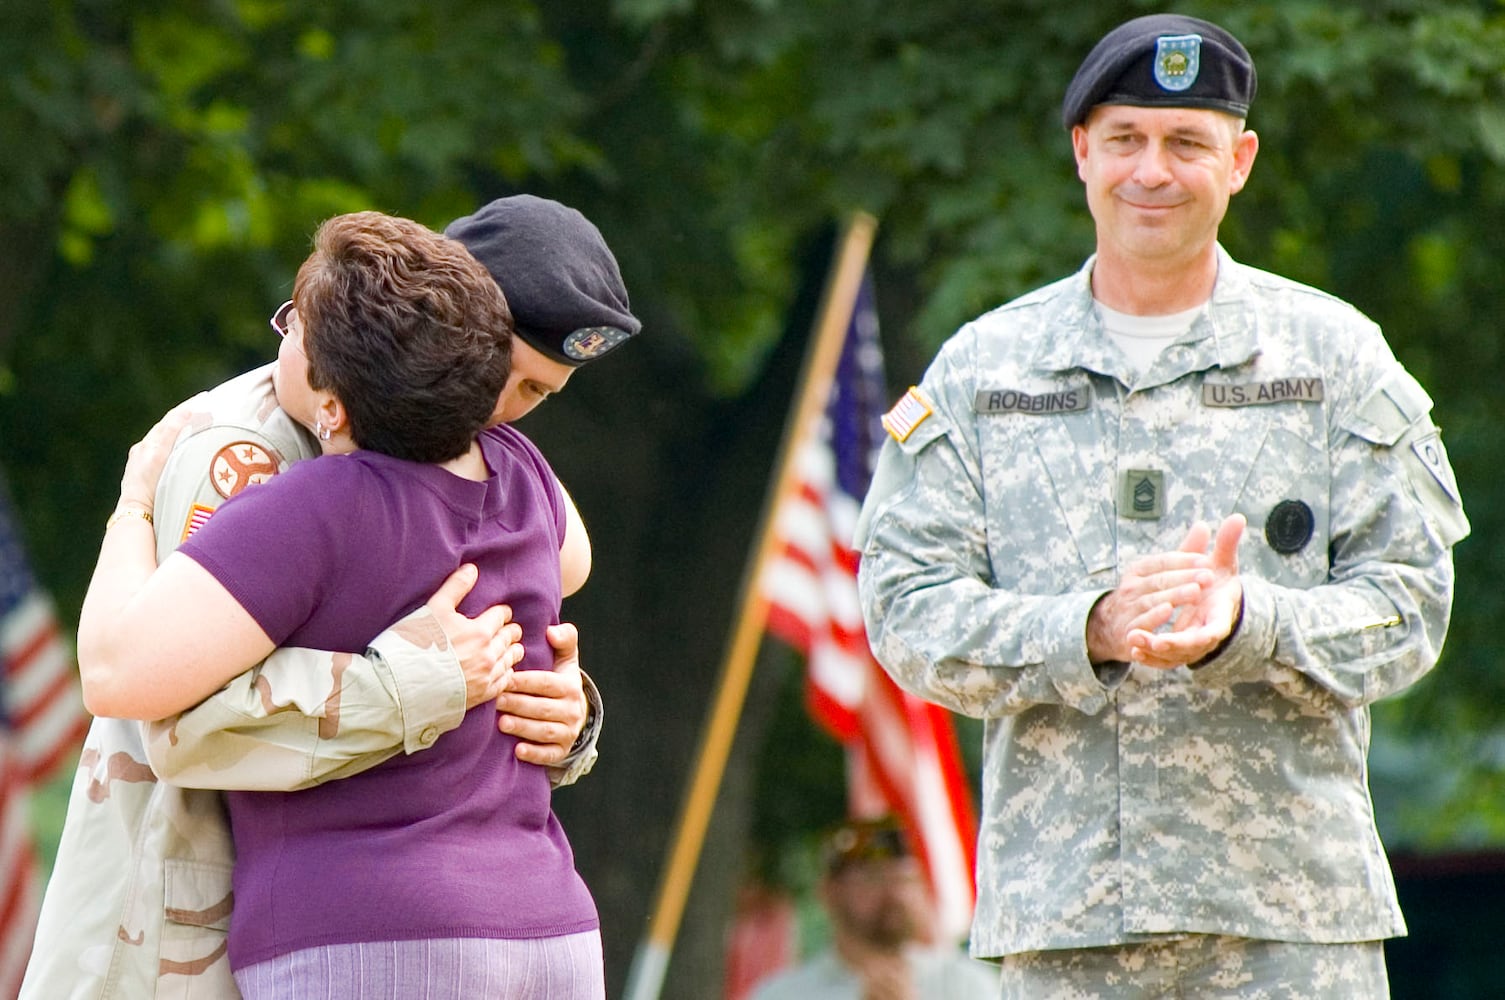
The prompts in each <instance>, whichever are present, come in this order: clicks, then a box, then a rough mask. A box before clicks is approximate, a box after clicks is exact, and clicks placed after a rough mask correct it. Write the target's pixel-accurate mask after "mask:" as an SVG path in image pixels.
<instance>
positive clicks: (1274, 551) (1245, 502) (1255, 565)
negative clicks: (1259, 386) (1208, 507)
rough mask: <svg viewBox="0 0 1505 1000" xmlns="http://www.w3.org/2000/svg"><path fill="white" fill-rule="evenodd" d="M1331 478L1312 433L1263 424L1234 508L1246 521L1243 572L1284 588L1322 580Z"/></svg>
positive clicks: (1323, 452) (1325, 568)
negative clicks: (1246, 571)
mask: <svg viewBox="0 0 1505 1000" xmlns="http://www.w3.org/2000/svg"><path fill="white" fill-rule="evenodd" d="M1292 405H1295V406H1310V405H1312V404H1292ZM1329 479H1330V477H1329V474H1328V460H1327V450H1326V448H1325V447H1322V446H1320V445H1319V444H1317V443H1315V442H1314V441H1313V438H1312V435H1311V434H1310V433H1298V432H1296V431H1294V430H1292V429H1291V427H1290V426H1289V425H1287V424H1285V423H1282V422H1280V421H1271V422H1269V423H1268V424H1266V426H1265V430H1264V434H1263V439H1262V440H1261V442H1260V446H1259V450H1258V451H1257V452H1255V454H1254V460H1253V462H1252V463H1251V464H1250V466H1249V469H1248V475H1247V476H1246V477H1245V479H1244V481H1243V483H1242V485H1241V487H1240V488H1239V491H1238V496H1237V499H1236V501H1235V503H1234V508H1233V509H1234V510H1235V511H1237V512H1239V513H1241V514H1243V515H1244V517H1245V518H1246V519H1247V520H1248V522H1249V529H1248V531H1247V532H1246V534H1245V541H1244V543H1243V545H1242V546H1241V547H1240V550H1239V559H1240V561H1241V563H1242V566H1241V568H1242V569H1245V570H1248V571H1251V572H1253V574H1254V575H1256V576H1259V577H1261V578H1263V579H1266V580H1269V581H1271V582H1273V583H1278V584H1281V585H1283V586H1288V587H1301V588H1308V587H1315V586H1318V585H1319V584H1322V583H1324V582H1326V580H1327V574H1328V540H1329V538H1330V537H1331V533H1332V521H1331V505H1330V490H1329Z"/></svg>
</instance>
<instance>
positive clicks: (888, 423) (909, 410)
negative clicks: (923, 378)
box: [883, 385, 935, 441]
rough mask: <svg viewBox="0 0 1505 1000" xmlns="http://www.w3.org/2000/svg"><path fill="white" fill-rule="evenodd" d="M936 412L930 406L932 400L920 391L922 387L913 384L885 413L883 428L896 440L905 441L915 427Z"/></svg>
mask: <svg viewBox="0 0 1505 1000" xmlns="http://www.w3.org/2000/svg"><path fill="white" fill-rule="evenodd" d="M933 412H935V411H934V410H933V409H932V408H931V406H930V400H928V399H926V398H925V394H924V393H922V392H921V391H920V387H919V386H917V385H912V386H910V387H909V391H908V392H906V393H905V394H904V395H903V396H902V397H900V399H899V401H898V402H897V403H895V404H894V408H893V409H891V410H889V411H888V412H887V413H885V414H884V415H883V429H884V430H886V431H888V434H889V437H891V438H893V439H894V440H895V441H903V440H905V439H906V438H908V437H909V435H911V434H913V433H914V431H915V428H916V427H918V426H920V425H921V424H923V423H924V422H925V418H926V417H928V416H930V414H931V413H933Z"/></svg>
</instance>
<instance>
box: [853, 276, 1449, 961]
mask: <svg viewBox="0 0 1505 1000" xmlns="http://www.w3.org/2000/svg"><path fill="white" fill-rule="evenodd" d="M1091 267H1092V261H1090V260H1089V261H1088V263H1087V265H1086V267H1084V268H1083V270H1082V271H1080V272H1079V273H1077V274H1076V275H1074V276H1073V277H1070V278H1067V279H1065V280H1062V281H1059V282H1057V283H1055V284H1052V285H1049V286H1047V287H1045V288H1043V289H1040V290H1038V291H1036V292H1033V293H1030V294H1028V295H1026V296H1024V297H1022V298H1020V299H1018V300H1015V301H1014V302H1011V303H1009V304H1008V305H1005V306H1003V307H1001V308H999V309H997V310H995V311H993V312H991V313H988V314H986V315H984V316H983V317H981V318H980V319H978V320H976V321H974V322H973V323H970V324H968V325H967V326H965V327H963V328H962V329H961V330H960V331H959V332H958V333H957V334H956V335H955V336H954V337H953V338H952V339H951V340H950V341H949V342H948V343H947V344H946V345H945V346H944V347H943V348H942V349H941V351H940V353H939V354H938V356H937V358H936V360H935V361H934V363H933V364H932V366H931V368H930V369H929V371H928V372H927V373H926V375H925V377H924V381H923V384H922V385H921V386H919V387H918V388H917V389H915V390H912V391H911V393H910V394H909V395H908V396H907V397H906V398H905V399H904V400H903V401H902V402H901V403H900V404H899V405H898V406H896V407H895V409H894V410H893V411H892V412H891V413H890V415H889V416H888V417H887V418H885V423H886V425H887V426H888V429H889V433H890V440H888V441H886V442H885V444H884V449H883V452H882V456H881V458H880V460H879V463H878V469H877V472H876V475H875V478H874V482H873V486H872V489H871V491H870V492H869V494H868V497H867V500H866V503H865V504H864V508H863V513H862V518H861V521H860V523H859V526H858V531H857V534H858V539H857V541H858V550H859V553H860V556H861V566H860V571H859V585H860V593H861V599H862V603H863V610H864V614H865V617H866V621H867V627H868V634H869V638H870V641H871V642H872V644H873V648H874V651H875V653H876V655H877V657H878V659H879V661H880V662H882V664H883V665H884V667H885V668H886V669H887V670H888V671H889V672H890V673H891V674H892V675H893V676H894V678H895V680H896V681H897V682H898V683H899V684H900V685H902V686H903V687H905V688H906V689H908V690H910V691H912V692H915V693H916V694H919V695H921V696H923V697H925V698H928V699H930V700H932V701H935V702H938V703H940V704H942V705H945V706H947V707H948V708H951V709H953V710H955V711H958V712H962V713H965V714H967V715H970V716H973V717H979V718H982V719H985V720H986V723H985V727H984V734H985V735H984V774H983V798H984V809H983V819H982V823H981V830H980V832H979V840H978V900H977V911H976V916H975V922H974V927H973V936H972V950H973V953H974V954H976V955H978V956H999V955H1004V954H1010V953H1015V952H1022V951H1033V950H1040V949H1055V948H1082V947H1092V946H1100V945H1111V944H1119V943H1125V942H1134V941H1142V940H1146V939H1149V938H1151V937H1153V936H1156V935H1163V934H1176V933H1210V934H1223V935H1234V936H1241V937H1248V938H1259V939H1270V940H1283V941H1297V942H1349V941H1367V940H1377V939H1381V938H1385V937H1389V936H1392V935H1397V934H1402V933H1404V931H1405V928H1404V924H1403V922H1402V919H1401V914H1400V910H1399V907H1398V906H1397V903H1396V896H1395V888H1394V884H1393V881H1392V878H1391V875H1390V871H1389V866H1388V863H1387V861H1386V858H1385V855H1384V852H1383V849H1382V847H1381V845H1380V841H1379V837H1378V835H1377V833H1376V831H1375V826H1374V818H1373V810H1372V806H1371V803H1370V798H1369V792H1368V787H1367V779H1366V755H1367V750H1368V743H1369V710H1368V707H1367V706H1368V705H1369V704H1370V703H1371V702H1373V701H1374V700H1375V699H1378V698H1381V697H1384V696H1386V695H1389V694H1393V693H1394V692H1396V691H1399V690H1401V689H1403V688H1405V687H1406V686H1407V685H1409V684H1411V683H1412V682H1414V681H1415V680H1416V679H1417V678H1418V677H1420V676H1422V675H1423V674H1425V673H1426V672H1427V671H1428V670H1429V669H1430V668H1431V667H1432V665H1433V664H1434V663H1435V661H1436V659H1437V656H1438V653H1439V651H1440V650H1441V647H1442V642H1443V636H1444V634H1445V632H1446V630H1447V624H1448V616H1449V612H1450V609H1451V601H1452V589H1453V570H1452V556H1451V547H1452V545H1453V544H1454V543H1455V542H1457V541H1458V540H1459V539H1461V538H1463V537H1464V536H1465V535H1466V534H1467V533H1468V523H1467V521H1466V519H1465V518H1464V515H1463V510H1462V506H1461V504H1460V500H1459V496H1458V489H1457V485H1456V483H1455V481H1454V479H1453V475H1452V471H1451V469H1450V468H1449V465H1448V461H1447V456H1446V453H1445V452H1444V451H1443V447H1442V441H1441V439H1440V437H1439V435H1438V431H1437V428H1436V427H1435V426H1434V425H1433V424H1432V421H1431V418H1430V415H1429V414H1430V410H1431V405H1432V404H1431V400H1430V399H1429V398H1428V397H1427V395H1426V393H1425V392H1424V391H1423V390H1422V388H1421V386H1420V385H1419V384H1418V383H1417V382H1416V380H1415V379H1414V378H1412V377H1411V376H1410V375H1409V374H1408V373H1407V372H1406V371H1405V369H1403V368H1402V367H1401V365H1400V364H1399V363H1398V362H1397V361H1396V360H1395V358H1394V356H1393V355H1392V353H1391V351H1390V349H1389V347H1388V346H1387V345H1386V343H1385V341H1384V339H1383V337H1382V336H1381V334H1380V331H1379V329H1378V328H1377V327H1376V326H1375V325H1374V324H1373V323H1372V322H1370V321H1369V320H1367V319H1366V318H1365V317H1364V316H1363V315H1361V314H1360V313H1358V312H1357V311H1356V310H1354V309H1353V308H1352V307H1350V306H1348V305H1346V304H1345V303H1343V302H1341V301H1339V300H1337V299H1335V298H1333V297H1331V296H1329V295H1326V294H1323V293H1321V292H1319V291H1316V290H1314V289H1311V288H1308V287H1305V286H1302V285H1298V284H1296V283H1294V282H1291V281H1288V280H1285V279H1283V278H1280V277H1277V276H1274V275H1271V274H1267V273H1264V272H1261V271H1257V270H1254V269H1252V268H1249V267H1245V266H1242V265H1239V264H1237V263H1235V262H1234V261H1233V260H1231V259H1230V258H1229V257H1228V256H1227V254H1226V253H1224V252H1223V251H1222V250H1221V248H1219V269H1218V276H1217V281H1216V286H1215V288H1214V290H1213V295H1212V299H1211V302H1210V304H1209V306H1208V308H1207V309H1206V310H1205V311H1204V313H1203V314H1202V315H1200V316H1199V317H1198V318H1197V319H1196V320H1195V322H1194V323H1193V325H1192V327H1191V329H1190V331H1189V332H1188V334H1187V335H1186V336H1184V337H1182V338H1181V339H1180V340H1179V342H1177V343H1174V344H1172V345H1170V346H1168V347H1167V348H1166V349H1165V350H1164V351H1163V352H1162V353H1161V354H1160V355H1159V357H1158V358H1156V360H1155V361H1154V362H1153V364H1152V365H1151V367H1149V369H1148V370H1146V371H1144V372H1142V373H1139V372H1135V371H1134V370H1133V369H1132V368H1131V366H1130V364H1129V362H1128V361H1127V359H1126V358H1125V357H1124V355H1123V354H1121V353H1120V352H1119V351H1118V349H1117V347H1116V346H1115V345H1114V344H1113V342H1112V341H1111V340H1110V339H1109V337H1108V336H1107V335H1106V334H1105V333H1104V331H1103V328H1102V325H1101V323H1100V321H1099V320H1098V318H1097V316H1096V313H1095V312H1094V309H1093V303H1092V295H1091V283H1090V276H1091ZM1235 512H1237V513H1242V514H1243V515H1244V516H1245V517H1246V518H1247V520H1248V529H1247V530H1246V532H1245V534H1244V537H1243V540H1242V542H1241V544H1240V546H1239V551H1238V559H1239V571H1240V574H1241V578H1242V581H1243V588H1244V597H1243V613H1242V619H1241V621H1240V623H1239V624H1238V626H1237V628H1236V630H1235V632H1234V633H1233V635H1232V637H1231V639H1230V641H1229V642H1227V643H1226V644H1225V645H1224V646H1223V647H1221V648H1220V649H1219V650H1218V651H1217V653H1216V655H1214V656H1213V657H1211V658H1209V660H1208V661H1207V662H1205V663H1204V664H1201V665H1198V666H1197V668H1196V669H1189V668H1187V667H1179V668H1176V669H1174V670H1170V671H1158V670H1152V669H1148V668H1145V667H1140V666H1131V665H1129V664H1107V665H1101V664H1100V665H1098V667H1097V668H1096V669H1094V666H1093V665H1092V664H1090V663H1089V662H1088V657H1087V648H1086V622H1087V618H1088V614H1089V612H1090V611H1091V609H1092V606H1093V604H1094V603H1095V602H1096V601H1097V600H1098V598H1100V597H1101V596H1103V595H1104V594H1105V593H1107V592H1108V591H1110V590H1111V589H1112V588H1113V587H1114V586H1115V584H1116V583H1117V582H1118V579H1119V576H1120V572H1121V570H1122V569H1123V568H1124V567H1125V566H1127V565H1128V564H1129V563H1131V562H1133V561H1134V560H1135V559H1137V558H1139V557H1141V556H1144V555H1148V554H1153V553H1160V552H1166V551H1171V550H1174V549H1176V548H1177V547H1178V546H1179V545H1180V543H1181V541H1182V539H1183V537H1184V536H1185V533H1186V532H1187V530H1188V529H1189V528H1190V527H1191V526H1192V524H1193V523H1195V522H1197V521H1202V522H1205V523H1208V524H1211V525H1214V526H1215V525H1216V524H1217V523H1218V522H1220V521H1221V520H1222V519H1223V518H1224V517H1226V516H1228V515H1230V514H1233V513H1235Z"/></svg>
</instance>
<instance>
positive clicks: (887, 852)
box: [821, 816, 910, 875]
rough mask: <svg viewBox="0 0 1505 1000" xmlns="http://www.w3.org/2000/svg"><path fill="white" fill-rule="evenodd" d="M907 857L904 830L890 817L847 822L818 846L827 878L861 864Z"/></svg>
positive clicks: (907, 848)
mask: <svg viewBox="0 0 1505 1000" xmlns="http://www.w3.org/2000/svg"><path fill="white" fill-rule="evenodd" d="M909 854H910V851H909V843H908V842H907V841H906V840H905V839H904V828H903V827H902V826H900V825H899V821H898V819H896V818H895V817H893V816H883V817H880V818H877V819H854V820H848V821H847V822H845V823H842V824H841V825H839V826H837V827H835V828H834V829H833V830H831V831H830V832H829V833H827V834H826V837H825V841H824V843H823V844H822V845H821V858H822V861H823V862H824V864H825V869H826V873H827V874H828V875H835V874H837V873H838V872H840V871H842V870H844V869H845V868H847V867H848V866H850V865H854V864H858V863H861V862H864V861H887V860H889V859H891V858H907V857H909Z"/></svg>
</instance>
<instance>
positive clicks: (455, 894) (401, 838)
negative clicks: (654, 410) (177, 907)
mask: <svg viewBox="0 0 1505 1000" xmlns="http://www.w3.org/2000/svg"><path fill="white" fill-rule="evenodd" d="M481 443H482V453H483V454H484V456H485V458H486V463H487V465H488V467H489V468H490V470H491V473H492V474H491V477H490V478H489V479H488V480H486V481H485V482H472V481H470V480H465V479H461V478H459V477H456V476H454V475H451V474H450V473H448V472H446V471H444V470H443V469H440V468H438V467H436V466H431V465H422V464H418V463H413V462H405V461H402V460H399V459H394V458H391V457H389V456H386V455H380V454H377V453H374V452H366V451H361V452H356V453H354V454H350V455H341V456H329V457H324V458H318V459H313V460H310V461H306V462H300V463H298V464H297V465H295V466H293V467H292V468H291V469H289V470H288V471H287V472H285V473H283V474H282V475H280V476H277V477H276V478H274V479H272V480H270V481H269V482H267V483H264V484H262V485H259V486H255V487H252V488H250V489H248V490H246V491H245V492H243V493H241V494H239V495H238V496H237V497H235V498H234V499H233V500H231V501H229V502H227V503H225V504H224V505H223V506H222V507H221V508H220V509H219V510H218V511H217V512H216V513H215V515H214V517H213V518H211V519H210V520H209V522H208V523H207V524H205V525H204V527H203V528H202V529H200V530H199V531H198V532H196V533H195V534H194V535H193V536H192V537H191V538H189V539H188V541H187V542H185V543H184V544H183V546H182V548H181V549H180V550H179V551H181V552H183V553H185V554H186V555H188V556H189V557H190V558H192V559H193V560H194V561H195V562H197V563H199V564H200V565H201V566H203V567H204V568H205V569H206V570H208V571H209V572H210V573H211V574H212V575H213V576H214V577H215V578H216V579H217V580H219V582H220V583H221V584H223V585H224V586H225V587H226V589H228V590H229V591H230V593H231V594H232V595H234V597H235V598H236V600H237V601H239V602H240V604H241V606H242V607H244V608H245V609H246V611H247V612H249V613H250V614H251V616H252V617H253V618H255V619H256V621H257V623H258V624H260V625H261V627H262V628H263V629H264V630H265V631H266V633H267V634H268V635H269V636H270V637H271V638H272V640H273V641H275V642H276V643H277V644H278V645H281V646H306V647H312V648H316V649H333V650H339V651H348V652H352V653H358V652H361V651H363V650H364V649H365V648H366V644H367V642H368V641H369V640H370V639H372V638H373V637H374V636H375V635H376V634H377V633H378V632H380V631H382V630H383V629H384V628H386V627H387V626H388V625H390V624H392V623H393V622H395V621H396V620H397V619H399V618H401V617H402V616H403V615H405V614H407V613H408V612H409V611H412V610H413V609H414V608H416V607H418V606H419V605H421V604H422V603H423V602H424V601H425V600H427V599H428V597H429V595H430V594H432V593H433V592H434V591H435V590H436V589H438V587H439V584H440V583H441V582H443V580H444V578H445V577H446V576H447V575H448V574H449V573H450V572H451V571H453V570H454V569H455V568H456V567H457V566H459V565H460V564H461V563H463V562H473V563H475V564H476V565H477V567H478V568H479V570H480V578H479V580H478V582H477V583H476V586H475V588H474V589H473V590H472V591H471V592H470V594H469V596H468V597H467V598H466V600H465V602H464V603H463V604H462V606H461V610H463V611H465V612H466V613H467V614H471V615H474V614H476V613H477V612H479V611H481V610H482V609H484V608H486V607H488V606H490V605H491V604H495V603H498V602H505V603H507V604H509V605H511V607H512V611H513V618H514V619H515V620H516V621H518V622H519V623H520V624H521V625H522V627H523V634H524V636H525V637H527V636H532V637H533V640H532V641H531V642H530V641H526V638H525V642H524V646H525V648H526V649H527V655H526V657H525V659H524V661H523V664H522V669H546V668H549V667H551V666H552V653H551V651H550V649H549V647H548V643H547V642H546V641H544V640H543V630H544V627H545V626H546V625H549V624H552V623H554V622H557V621H558V620H559V605H560V579H559V546H560V544H561V542H562V540H563V537H564V510H563V501H562V498H561V495H560V491H559V487H558V484H557V482H556V481H555V479H554V475H553V473H552V471H550V469H549V467H548V464H547V463H546V462H545V461H544V459H543V456H542V455H541V454H539V452H538V450H537V449H536V448H535V447H534V446H533V445H532V443H531V442H529V441H528V440H527V439H526V438H525V437H523V436H522V435H521V434H519V433H518V432H517V431H515V430H513V429H512V428H510V427H506V426H503V427H498V428H493V429H491V430H488V431H486V432H485V433H484V434H483V435H482V437H481ZM335 669H338V665H336V668H335ZM271 696H272V697H273V698H274V699H275V692H272V693H271ZM337 711H338V709H337V707H335V708H334V712H333V714H334V715H335V716H336V718H337ZM326 721H331V720H326ZM515 743H516V741H515V739H514V738H513V737H510V736H506V735H503V734H502V733H499V732H498V731H497V728H496V709H495V708H494V707H493V706H491V705H489V704H487V705H481V706H478V707H476V708H474V709H471V710H470V711H469V712H467V713H466V715H465V719H464V721H463V722H462V723H461V725H460V726H459V727H458V728H457V729H455V730H453V731H451V732H449V733H446V734H444V735H443V736H441V737H440V738H439V739H438V741H437V742H436V743H435V744H434V746H433V747H432V748H430V749H428V750H425V751H422V752H419V753H415V754H412V755H409V756H398V757H395V758H393V759H391V760H389V761H387V762H386V763H384V764H381V765H379V766H377V767H375V768H372V769H371V770H369V771H366V772H364V773H362V774H359V775H356V776H354V777H351V778H345V779H342V780H339V781H333V782H330V783H328V784H325V785H321V786H319V787H317V788H312V789H308V790H305V791H300V792H289V793H273V792H233V793H231V794H230V795H229V803H230V820H231V829H232V832H233V834H234V838H235V848H236V855H237V859H236V867H235V882H234V889H235V911H234V914H233V916H232V918H231V926H230V962H231V965H232V967H234V968H237V969H239V968H242V967H244V966H246V965H250V964H253V963H256V962H260V961H264V960H266V959H268V958H272V957H274V956H276V955H281V954H284V953H287V952H290V951H296V950H298V949H300V948H309V947H315V946H319V945H325V944H348V943H353V942H360V941H383V940H412V939H419V938H435V937H494V938H531V937H545V936H552V935H558V934H571V933H575V932H578V931H584V930H592V929H594V928H596V926H597V918H596V909H595V904H594V902H593V901H592V900H591V897H590V893H589V891H588V890H587V889H586V887H585V884H584V883H583V882H582V881H581V879H580V877H579V875H578V874H577V873H576V872H575V867H574V858H573V855H572V853H571V851H570V846H569V842H568V841H567V840H566V838H565V836H564V831H563V830H562V829H561V828H560V825H559V822H558V820H557V819H556V818H555V816H554V813H553V811H552V809H551V808H550V798H549V795H550V793H549V779H548V775H547V774H546V773H545V771H544V770H543V769H542V768H540V767H537V766H535V765H531V764H523V763H520V762H518V760H517V759H516V757H515V756H514V754H513V747H514V745H515Z"/></svg>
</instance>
